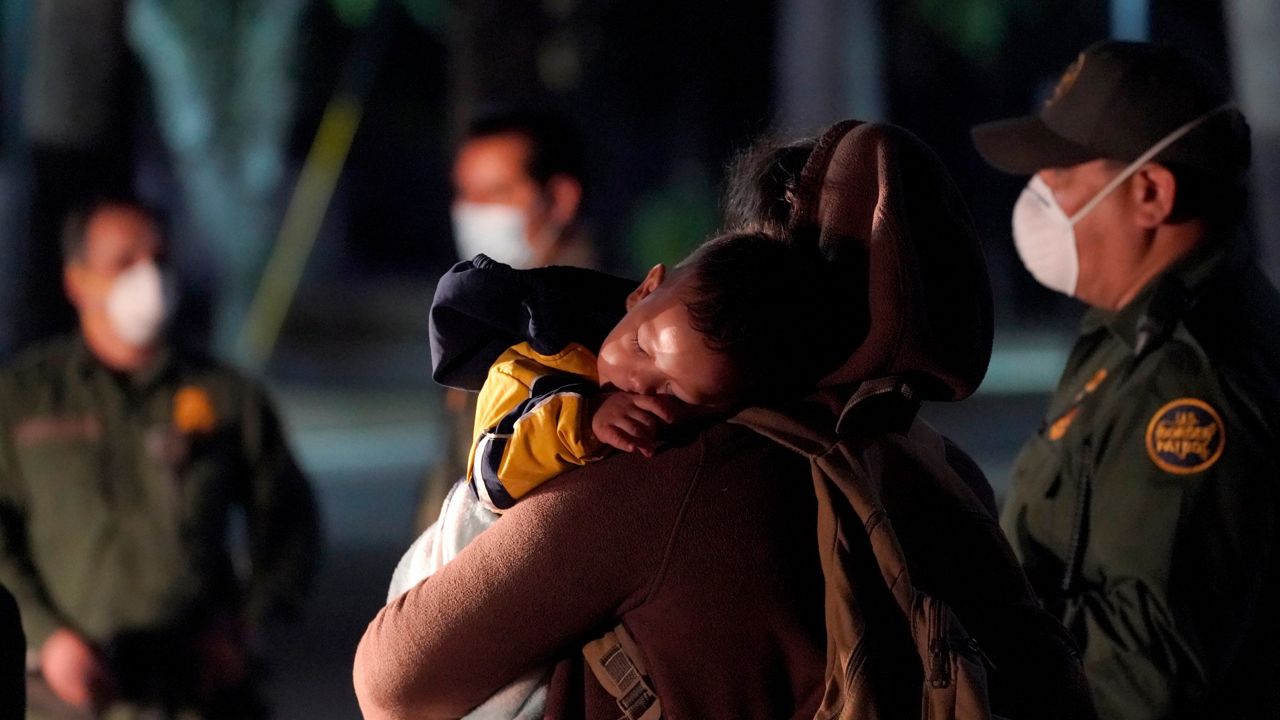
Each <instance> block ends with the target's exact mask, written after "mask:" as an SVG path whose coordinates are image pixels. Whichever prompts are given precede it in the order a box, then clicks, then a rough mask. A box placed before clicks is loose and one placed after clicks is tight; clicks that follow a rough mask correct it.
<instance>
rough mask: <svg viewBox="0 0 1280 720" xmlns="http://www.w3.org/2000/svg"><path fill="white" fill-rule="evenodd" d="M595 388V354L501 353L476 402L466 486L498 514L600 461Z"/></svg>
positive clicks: (523, 348)
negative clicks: (533, 492) (592, 409)
mask: <svg viewBox="0 0 1280 720" xmlns="http://www.w3.org/2000/svg"><path fill="white" fill-rule="evenodd" d="M598 390H599V377H598V376H597V375H596V356H595V353H593V352H591V351H590V350H588V349H587V348H585V347H583V346H582V345H579V344H577V343H573V344H570V345H569V346H568V347H566V348H565V349H564V350H561V351H560V352H558V353H556V354H555V355H542V354H540V353H538V352H536V351H534V350H533V348H531V347H530V346H529V343H527V342H524V343H520V344H519V345H515V346H513V347H511V348H509V349H507V351H506V352H504V353H503V354H502V355H501V356H500V357H499V358H498V360H497V361H496V362H494V364H493V366H492V367H490V368H489V375H488V377H487V378H486V379H485V382H484V387H482V388H481V389H480V397H479V399H478V401H477V403H476V426H475V435H474V438H475V439H474V441H473V442H472V444H471V454H470V457H469V458H468V460H467V481H468V482H470V483H471V487H472V489H474V490H475V492H476V496H477V497H479V498H480V502H481V503H482V504H483V505H485V506H486V507H488V508H489V509H490V510H493V511H494V512H502V511H503V510H505V509H507V508H509V507H511V506H512V505H514V504H515V502H516V501H517V500H519V499H520V498H521V497H523V496H524V495H526V494H527V493H528V492H529V491H530V490H533V489H534V488H535V487H537V486H539V485H541V484H542V483H544V482H546V481H547V480H550V479H551V478H553V477H555V476H557V475H559V474H560V473H562V472H565V471H566V470H569V469H571V468H573V467H576V466H579V465H585V464H586V463H588V462H591V461H593V460H598V459H599V458H600V457H602V455H603V451H604V446H603V445H602V444H601V443H600V442H598V441H597V440H596V439H595V436H594V435H592V434H591V412H590V410H589V408H588V403H589V401H590V398H591V396H592V395H594V394H595V393H596V392H597V391H598Z"/></svg>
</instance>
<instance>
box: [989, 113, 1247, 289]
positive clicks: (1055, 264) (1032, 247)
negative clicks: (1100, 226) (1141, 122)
mask: <svg viewBox="0 0 1280 720" xmlns="http://www.w3.org/2000/svg"><path fill="white" fill-rule="evenodd" d="M1231 107H1232V106H1231V105H1230V104H1227V105H1223V106H1222V107H1219V108H1215V109H1213V110H1210V111H1209V112H1207V113H1205V114H1204V115H1201V116H1200V117H1198V118H1196V119H1194V120H1192V121H1190V122H1188V123H1186V124H1185V125H1183V126H1181V127H1179V128H1178V129H1176V130H1174V131H1173V132H1171V133H1169V134H1168V135H1166V136H1164V137H1163V138H1161V139H1160V141H1159V142H1157V143H1156V144H1154V145H1152V146H1151V147H1150V148H1148V149H1147V150H1146V152H1144V153H1142V154H1141V155H1139V156H1138V158H1137V159H1136V160H1134V161H1133V162H1131V163H1129V165H1128V166H1126V167H1125V168H1124V169H1123V170H1121V171H1120V174H1119V175H1116V176H1115V177H1114V178H1112V179H1111V181H1110V182H1108V183H1107V184H1106V185H1105V186H1104V187H1103V188H1102V189H1101V190H1100V191H1098V193H1097V194H1095V195H1094V196H1093V197H1092V198H1090V199H1089V202H1087V203H1085V204H1084V206H1083V207H1081V208H1080V209H1079V210H1077V211H1076V213H1075V214H1074V215H1072V216H1071V217H1067V214H1066V213H1065V212H1064V211H1063V210H1062V207H1061V206H1059V205H1058V201H1057V200H1055V199H1054V197H1053V191H1052V190H1051V189H1050V188H1049V185H1048V184H1047V183H1045V181H1044V180H1041V179H1040V176H1039V175H1035V176H1033V177H1032V178H1031V181H1030V182H1028V183H1027V186H1026V187H1025V188H1023V190H1022V194H1021V195H1019V196H1018V201H1017V202H1016V203H1015V204H1014V206H1013V244H1014V247H1016V248H1017V250H1018V257H1019V258H1021V259H1022V264H1023V265H1025V266H1026V268H1027V270H1028V271H1029V272H1030V273H1031V275H1032V277H1034V278H1035V279H1036V280H1037V281H1038V282H1039V283H1040V284H1041V285H1044V286H1045V287H1047V288H1049V289H1050V290H1056V291H1057V292H1060V293H1062V294H1064V295H1071V296H1074V295H1075V294H1076V284H1077V283H1078V281H1079V279H1080V253H1079V250H1078V249H1077V247H1076V230H1075V227H1076V223H1079V222H1080V220H1081V219H1083V218H1084V217H1085V216H1086V215H1088V214H1089V213H1090V212H1092V211H1093V209H1094V208H1095V207H1097V206H1098V203H1100V202H1102V201H1103V200H1104V199H1105V198H1106V197H1107V196H1108V195H1110V194H1111V192H1112V191H1113V190H1115V189H1116V188H1118V187H1120V184H1121V183H1123V182H1124V181H1125V180H1127V179H1129V177H1130V176H1131V175H1133V174H1134V173H1136V172H1138V169H1139V168H1141V167H1142V166H1143V165H1145V164H1147V162H1148V161H1150V160H1151V158H1153V157H1155V156H1156V155H1158V154H1159V153H1160V151H1162V150H1164V149H1165V148H1167V147H1169V146H1170V145H1172V144H1173V143H1174V141H1176V140H1178V139H1179V138H1181V137H1182V136H1183V135H1186V134H1187V133H1189V132H1191V131H1192V130H1193V129H1195V127H1196V126H1197V125H1199V124H1200V123H1202V122H1204V121H1205V120H1207V119H1208V118H1209V117H1210V116H1212V115H1214V114H1216V113H1218V112H1221V111H1223V110H1226V109H1229V108H1231Z"/></svg>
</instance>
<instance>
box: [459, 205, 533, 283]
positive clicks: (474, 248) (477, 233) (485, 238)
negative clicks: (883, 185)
mask: <svg viewBox="0 0 1280 720" xmlns="http://www.w3.org/2000/svg"><path fill="white" fill-rule="evenodd" d="M451 214H452V216H453V238H454V242H455V243H456V244H457V247H458V257H460V258H462V259H463V260H470V259H471V258H473V257H475V256H476V255H478V254H480V253H484V254H485V255H488V256H489V257H491V258H493V259H494V260H497V261H498V262H503V263H506V264H508V265H510V266H512V267H516V268H527V267H530V266H532V265H533V247H532V246H531V245H530V244H529V241H528V220H527V219H526V218H525V215H524V213H523V212H522V211H520V210H519V209H518V208H514V207H511V206H510V205H499V204H496V203H471V202H459V203H454V205H453V210H452V213H451Z"/></svg>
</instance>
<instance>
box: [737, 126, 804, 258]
mask: <svg viewBox="0 0 1280 720" xmlns="http://www.w3.org/2000/svg"><path fill="white" fill-rule="evenodd" d="M813 145H814V140H811V139H810V140H799V141H796V142H792V143H786V144H782V143H779V142H777V141H775V140H770V139H763V140H759V141H757V142H755V143H753V144H752V145H751V147H749V148H747V149H746V150H744V151H742V152H741V153H739V154H738V156H737V157H736V158H735V159H734V160H733V161H732V162H731V163H730V165H729V171H728V181H727V185H728V187H727V188H726V190H725V203H724V228H725V230H726V231H728V232H732V231H759V232H763V233H767V234H769V235H773V236H774V237H779V238H781V237H783V236H785V235H786V233H787V226H788V223H789V222H790V219H791V210H792V203H793V202H794V200H795V189H796V186H797V185H798V184H799V180H800V173H801V172H802V171H803V170H804V166H805V163H806V162H808V160H809V154H810V153H811V152H812V151H813Z"/></svg>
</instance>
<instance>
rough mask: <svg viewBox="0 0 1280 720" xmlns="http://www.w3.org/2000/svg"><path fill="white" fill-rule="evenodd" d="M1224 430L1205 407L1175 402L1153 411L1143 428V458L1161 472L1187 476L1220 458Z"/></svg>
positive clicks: (1193, 402)
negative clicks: (1148, 457)
mask: <svg viewBox="0 0 1280 720" xmlns="http://www.w3.org/2000/svg"><path fill="white" fill-rule="evenodd" d="M1226 444H1227V435H1226V427H1225V426H1224V425H1223V424H1222V418H1221V417H1219V416H1218V412H1217V411H1216V410H1214V409H1213V407H1212V406H1210V405H1209V403H1206V402H1204V401H1203V400H1197V399H1195V398H1179V399H1177V400H1174V401H1173V402H1171V403H1168V404H1167V405H1165V406H1164V407H1162V408H1160V409H1159V410H1157V411H1156V414H1155V416H1154V417H1152V418H1151V422H1150V424H1148V425H1147V454H1148V455H1150V456H1151V462H1153V463H1155V464H1156V467H1158V468H1160V469H1161V470H1164V471H1165V472H1169V473H1173V474H1175V475H1190V474H1191V473H1198V472H1203V471H1205V470H1208V469H1209V468H1211V467H1213V464H1214V463H1216V462H1218V458H1220V457H1222V449H1223V448H1224V447H1226Z"/></svg>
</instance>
